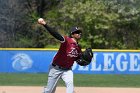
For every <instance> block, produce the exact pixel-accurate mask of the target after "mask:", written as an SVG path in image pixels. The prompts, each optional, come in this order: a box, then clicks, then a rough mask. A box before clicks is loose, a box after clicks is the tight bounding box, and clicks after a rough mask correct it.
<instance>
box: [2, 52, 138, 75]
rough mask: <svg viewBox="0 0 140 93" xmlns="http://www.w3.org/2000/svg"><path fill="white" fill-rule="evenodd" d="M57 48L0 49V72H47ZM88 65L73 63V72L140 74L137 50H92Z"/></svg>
mask: <svg viewBox="0 0 140 93" xmlns="http://www.w3.org/2000/svg"><path fill="white" fill-rule="evenodd" d="M56 52H57V50H0V72H6V73H48V69H49V65H50V64H51V61H52V59H53V57H54V55H55V54H56ZM93 52H94V58H93V59H92V62H91V64H90V65H88V66H85V67H83V66H79V65H77V64H76V63H74V65H73V71H74V73H82V74H140V52H139V51H129V50H128V51H107V50H106V51H101V50H100V51H98V50H97V51H94V50H93Z"/></svg>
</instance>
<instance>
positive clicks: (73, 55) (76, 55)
mask: <svg viewBox="0 0 140 93" xmlns="http://www.w3.org/2000/svg"><path fill="white" fill-rule="evenodd" d="M67 56H69V57H78V51H77V50H76V48H73V47H72V48H71V51H70V52H68V55H67Z"/></svg>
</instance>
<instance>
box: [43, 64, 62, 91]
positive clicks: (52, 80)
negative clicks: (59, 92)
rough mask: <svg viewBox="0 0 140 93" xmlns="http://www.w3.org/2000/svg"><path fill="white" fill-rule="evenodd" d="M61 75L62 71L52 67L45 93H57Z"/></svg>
mask: <svg viewBox="0 0 140 93" xmlns="http://www.w3.org/2000/svg"><path fill="white" fill-rule="evenodd" d="M61 75H62V71H59V69H55V67H53V66H51V68H50V71H49V74H48V82H47V86H46V87H45V88H44V93H55V90H56V85H57V82H58V80H59V79H60V77H61Z"/></svg>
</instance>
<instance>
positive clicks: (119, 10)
mask: <svg viewBox="0 0 140 93" xmlns="http://www.w3.org/2000/svg"><path fill="white" fill-rule="evenodd" d="M9 3H10V2H9ZM21 3H22V4H21ZM14 4H15V5H17V7H14V9H17V10H16V13H13V14H11V15H14V14H19V15H22V14H24V17H23V16H18V17H17V18H13V19H16V20H17V21H14V22H15V23H16V22H17V23H16V24H15V23H14V22H13V21H12V22H13V23H14V24H13V23H11V22H9V21H8V22H9V23H8V25H9V24H10V23H11V24H10V25H11V28H10V27H9V29H10V31H9V32H10V35H11V36H10V37H9V38H11V39H12V40H11V41H12V42H13V44H8V43H9V42H8V43H5V44H3V43H2V44H3V45H4V46H5V45H9V46H10V47H51V46H56V47H58V45H59V44H58V43H59V42H58V41H57V40H56V39H55V38H53V37H52V36H51V35H50V34H49V33H48V32H47V33H46V32H45V31H46V30H45V29H44V28H43V27H42V26H39V25H38V23H37V19H38V18H39V17H43V18H44V19H45V20H46V21H47V23H48V25H50V26H51V27H54V28H55V29H56V30H57V31H58V32H59V33H61V34H62V35H69V30H70V28H71V27H72V26H79V27H82V29H83V34H82V40H81V42H80V43H81V45H82V47H83V48H85V47H92V48H101V49H114V48H115V49H140V37H139V34H140V16H139V14H140V7H139V6H140V1H139V0H78V1H76V0H60V1H56V0H51V1H48V0H25V1H19V2H18V0H16V1H15V2H14V3H13V5H14ZM21 6H22V7H21ZM19 10H23V11H22V12H19ZM20 13H21V14H20ZM14 17H16V15H15V16H14ZM7 20H8V19H7ZM2 23H3V22H2ZM2 26H3V24H2ZM3 29H4V28H3ZM9 29H8V30H9ZM3 34H4V33H1V35H2V36H1V38H2V40H1V41H3V39H4V40H5V41H6V36H3Z"/></svg>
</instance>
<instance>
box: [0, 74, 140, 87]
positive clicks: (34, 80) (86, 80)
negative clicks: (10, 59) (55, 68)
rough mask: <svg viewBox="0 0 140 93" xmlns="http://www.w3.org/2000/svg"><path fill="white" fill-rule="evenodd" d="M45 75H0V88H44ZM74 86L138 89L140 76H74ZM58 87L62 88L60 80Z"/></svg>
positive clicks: (62, 84)
mask: <svg viewBox="0 0 140 93" xmlns="http://www.w3.org/2000/svg"><path fill="white" fill-rule="evenodd" d="M47 78H48V77H47V74H43V73H42V74H21V73H20V74H15V73H0V86H44V85H46V84H47ZM74 84H75V86H81V87H89V86H90V87H93V86H94V87H140V75H88V74H81V75H80V74H75V75H74ZM58 86H64V82H63V81H62V80H60V81H59V83H58Z"/></svg>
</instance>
